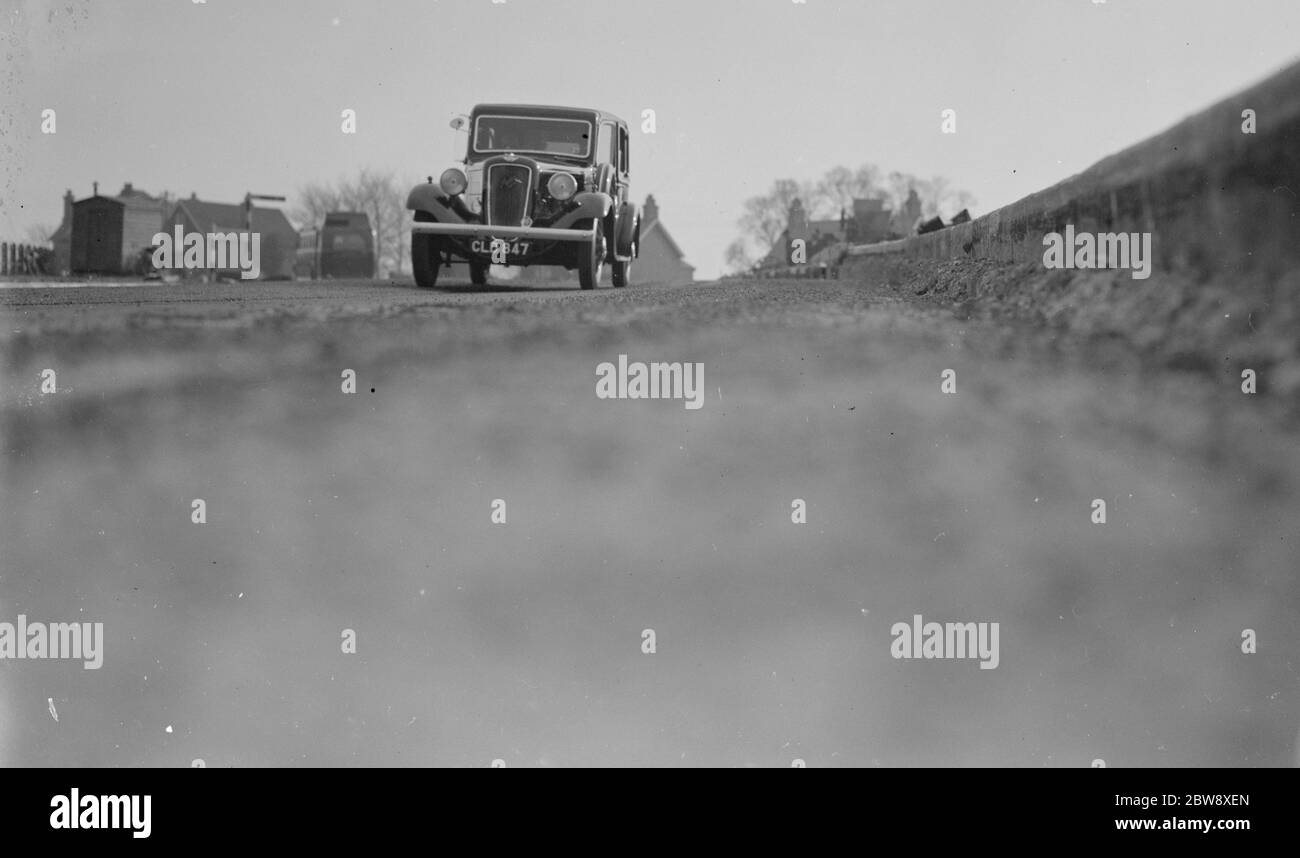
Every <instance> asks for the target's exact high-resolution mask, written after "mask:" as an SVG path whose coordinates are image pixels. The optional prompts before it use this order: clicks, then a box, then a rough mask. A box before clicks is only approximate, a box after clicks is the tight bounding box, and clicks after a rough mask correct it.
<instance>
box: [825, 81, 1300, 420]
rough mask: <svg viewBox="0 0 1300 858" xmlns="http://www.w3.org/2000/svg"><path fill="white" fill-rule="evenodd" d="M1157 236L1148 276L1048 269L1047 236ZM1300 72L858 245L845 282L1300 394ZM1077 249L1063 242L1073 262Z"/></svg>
mask: <svg viewBox="0 0 1300 858" xmlns="http://www.w3.org/2000/svg"><path fill="white" fill-rule="evenodd" d="M1067 230H1070V233H1069V234H1071V235H1081V234H1085V233H1087V234H1091V235H1100V234H1111V233H1127V234H1129V235H1130V236H1143V235H1149V236H1150V242H1151V243H1150V257H1149V263H1150V276H1149V277H1147V278H1145V279H1142V278H1139V277H1134V276H1133V275H1134V273H1135V272H1134V271H1133V270H1132V268H1131V267H1130V268H1110V269H1100V270H1097V269H1080V268H1068V269H1067V268H1049V267H1048V265H1047V264H1046V259H1045V252H1046V246H1045V244H1044V241H1045V237H1048V236H1049V235H1051V234H1052V233H1056V234H1058V235H1065V234H1067V232H1066V231H1067ZM1297 238H1300V64H1296V65H1293V66H1291V67H1289V68H1287V69H1285V70H1283V71H1281V72H1279V73H1278V74H1276V75H1274V76H1273V77H1271V78H1269V79H1268V80H1266V81H1264V82H1262V83H1260V84H1258V85H1257V86H1254V87H1252V88H1250V89H1248V90H1246V91H1244V92H1241V93H1239V94H1237V95H1234V96H1232V97H1230V98H1227V99H1225V100H1223V101H1222V102H1220V103H1218V104H1215V105H1214V106H1212V107H1210V108H1208V109H1207V110H1205V111H1203V112H1202V113H1200V114H1197V115H1196V116H1193V117H1190V118H1188V119H1187V120H1184V121H1183V122H1181V123H1179V124H1178V125H1176V126H1174V127H1173V128H1171V129H1169V130H1168V131H1166V132H1164V133H1162V134H1159V135H1157V136H1155V137H1153V138H1151V139H1149V140H1145V141H1143V142H1141V143H1139V144H1137V145H1135V146H1132V147H1130V148H1129V149H1126V150H1124V151H1123V152H1120V153H1118V154H1116V155H1112V156H1111V157H1109V158H1106V159H1104V160H1102V161H1100V162H1099V163H1097V164H1096V165H1094V166H1093V167H1091V168H1090V169H1088V170H1086V171H1084V172H1083V173H1081V174H1079V175H1077V176H1073V177H1071V178H1069V179H1067V180H1065V181H1063V182H1061V183H1059V184H1058V185H1055V186H1053V187H1051V188H1048V189H1046V190H1044V191H1041V192H1039V193H1037V194H1033V195H1031V196H1029V197H1026V198H1025V199H1023V200H1020V201H1019V202H1016V203H1014V204H1012V205H1010V206H1007V207H1005V208H1003V209H999V210H998V211H995V212H992V213H990V214H988V215H985V216H984V217H981V218H979V219H977V220H975V221H972V222H970V223H966V224H961V225H958V226H954V227H949V228H948V229H945V230H942V231H941V232H938V233H931V234H928V235H924V236H917V237H914V238H910V239H905V240H902V241H897V242H889V243H886V244H882V245H874V246H870V247H861V248H856V249H854V251H853V252H852V254H853V255H850V256H849V257H848V258H847V259H846V260H845V263H844V266H843V267H842V269H841V272H840V276H841V277H844V278H850V279H855V280H860V281H862V282H865V283H867V284H869V285H872V286H874V287H878V288H881V289H883V290H885V291H888V292H892V293H895V294H900V295H904V296H907V297H910V298H914V299H920V300H923V301H927V302H939V303H951V304H957V305H959V306H960V307H961V308H962V309H963V310H965V311H972V312H981V313H989V314H992V315H999V316H1014V317H1020V318H1027V319H1031V320H1035V321H1038V322H1041V323H1042V324H1043V325H1045V326H1047V327H1048V328H1049V329H1050V330H1053V331H1056V332H1057V333H1059V334H1061V335H1068V336H1069V337H1071V338H1074V339H1075V340H1076V341H1080V342H1085V343H1092V344H1097V343H1104V344H1106V345H1107V346H1108V347H1112V348H1123V349H1127V350H1130V351H1132V352H1133V353H1134V354H1136V355H1138V356H1140V358H1141V360H1142V363H1143V364H1144V365H1149V366H1152V367H1155V368H1160V369H1168V368H1172V369H1180V370H1190V371H1193V372H1197V373H1201V374H1204V375H1206V376H1209V377H1212V378H1214V379H1216V380H1217V381H1218V382H1219V383H1222V384H1226V385H1232V386H1237V387H1239V386H1241V385H1242V384H1243V383H1244V379H1243V373H1244V372H1245V371H1246V370H1248V369H1249V370H1254V372H1255V375H1256V385H1257V391H1258V394H1259V395H1261V396H1268V397H1270V398H1274V399H1277V400H1279V401H1280V402H1282V403H1286V407H1287V409H1288V411H1289V413H1290V416H1292V417H1295V416H1296V415H1297V412H1298V411H1300V409H1297V407H1296V403H1295V400H1296V399H1297V398H1298V397H1297V394H1300V325H1298V324H1297V322H1298V321H1300V241H1297ZM1072 251H1073V248H1069V249H1067V251H1066V252H1067V253H1070V252H1072Z"/></svg>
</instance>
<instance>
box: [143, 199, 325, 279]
mask: <svg viewBox="0 0 1300 858" xmlns="http://www.w3.org/2000/svg"><path fill="white" fill-rule="evenodd" d="M247 217H248V213H247V212H246V211H245V209H244V206H243V205H242V204H240V203H210V202H207V201H206V200H200V199H199V198H198V197H197V196H195V195H194V194H190V197H189V199H182V200H178V201H177V202H176V205H174V206H172V208H171V211H170V212H169V213H168V215H167V217H166V219H165V220H164V222H163V226H162V231H163V232H171V231H172V230H174V229H175V227H176V225H177V224H179V225H180V226H182V227H184V230H185V233H186V234H189V233H191V232H197V233H203V234H207V233H230V232H244V231H245V230H246V229H247V228H248V227H247V224H246V219H247ZM252 231H253V232H255V233H258V234H259V235H260V236H261V238H260V239H259V244H260V250H261V263H262V274H261V277H262V279H263V280H271V279H278V278H287V279H293V266H294V260H295V257H296V256H297V254H298V244H299V236H298V232H297V230H295V229H294V228H293V224H291V223H289V219H288V218H286V217H285V216H284V212H282V211H280V210H279V209H273V208H261V207H259V206H253V208H252ZM235 272H236V269H235V268H234V267H231V268H230V269H227V270H226V271H224V272H222V273H224V274H234V273H235Z"/></svg>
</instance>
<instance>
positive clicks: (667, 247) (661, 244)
mask: <svg viewBox="0 0 1300 858" xmlns="http://www.w3.org/2000/svg"><path fill="white" fill-rule="evenodd" d="M685 257H686V254H684V253H682V249H681V248H680V247H678V246H677V242H675V241H673V237H672V236H671V235H669V234H668V228H667V227H665V226H664V224H663V221H662V220H660V219H659V205H658V203H656V202H655V198H654V195H653V194H652V195H650V196H648V197H646V198H645V205H644V206H642V207H641V246H640V248H639V252H638V255H637V258H636V261H635V262H634V263H633V264H632V278H631V282H633V283H690V282H691V281H693V280H694V279H695V266H693V265H687V264H686V258H685ZM608 268H609V266H606V270H608Z"/></svg>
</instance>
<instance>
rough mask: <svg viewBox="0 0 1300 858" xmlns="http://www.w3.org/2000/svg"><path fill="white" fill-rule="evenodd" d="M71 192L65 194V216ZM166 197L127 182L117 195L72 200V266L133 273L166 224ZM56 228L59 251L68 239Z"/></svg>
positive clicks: (86, 271)
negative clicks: (151, 194) (163, 217)
mask: <svg viewBox="0 0 1300 858" xmlns="http://www.w3.org/2000/svg"><path fill="white" fill-rule="evenodd" d="M70 196H71V192H69V193H68V194H67V195H65V196H64V220H65V221H66V220H67V219H68V218H67V207H68V201H69V197H70ZM166 204H167V202H166V199H165V198H158V197H153V196H150V195H149V194H147V193H145V192H144V191H137V190H135V188H133V187H132V186H131V183H130V182H127V183H126V184H125V185H124V186H123V187H122V192H121V193H120V194H118V195H117V196H115V197H101V196H100V195H99V186H98V183H96V186H95V193H94V196H91V197H87V198H86V199H84V200H78V201H77V202H75V203H72V204H71V205H72V218H71V221H72V226H71V230H70V233H69V234H68V235H67V242H68V244H67V247H68V270H70V271H72V272H73V273H75V274H131V273H138V272H139V269H140V252H141V251H142V250H144V249H146V248H149V247H152V246H153V237H154V235H156V234H157V232H158V230H159V228H160V227H161V226H162V214H163V210H164V208H165V206H166ZM62 229H63V227H62V226H60V227H59V230H56V231H55V239H56V243H55V252H56V254H57V253H58V247H59V244H61V243H62V241H63V240H64V239H63V237H62V236H60V235H59V233H60V232H61V231H62Z"/></svg>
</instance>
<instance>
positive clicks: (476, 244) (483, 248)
mask: <svg viewBox="0 0 1300 858" xmlns="http://www.w3.org/2000/svg"><path fill="white" fill-rule="evenodd" d="M531 245H532V242H531V241H523V240H521V239H518V238H516V239H515V240H514V241H506V240H505V239H502V238H495V239H491V240H489V239H486V238H476V239H474V240H473V241H471V242H470V243H469V249H470V250H472V251H474V252H475V253H484V254H487V255H489V256H491V255H492V252H493V250H496V249H497V248H498V247H504V248H505V253H506V258H507V259H509V258H511V257H515V256H526V255H527V254H528V248H529V247H530V246H531Z"/></svg>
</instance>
